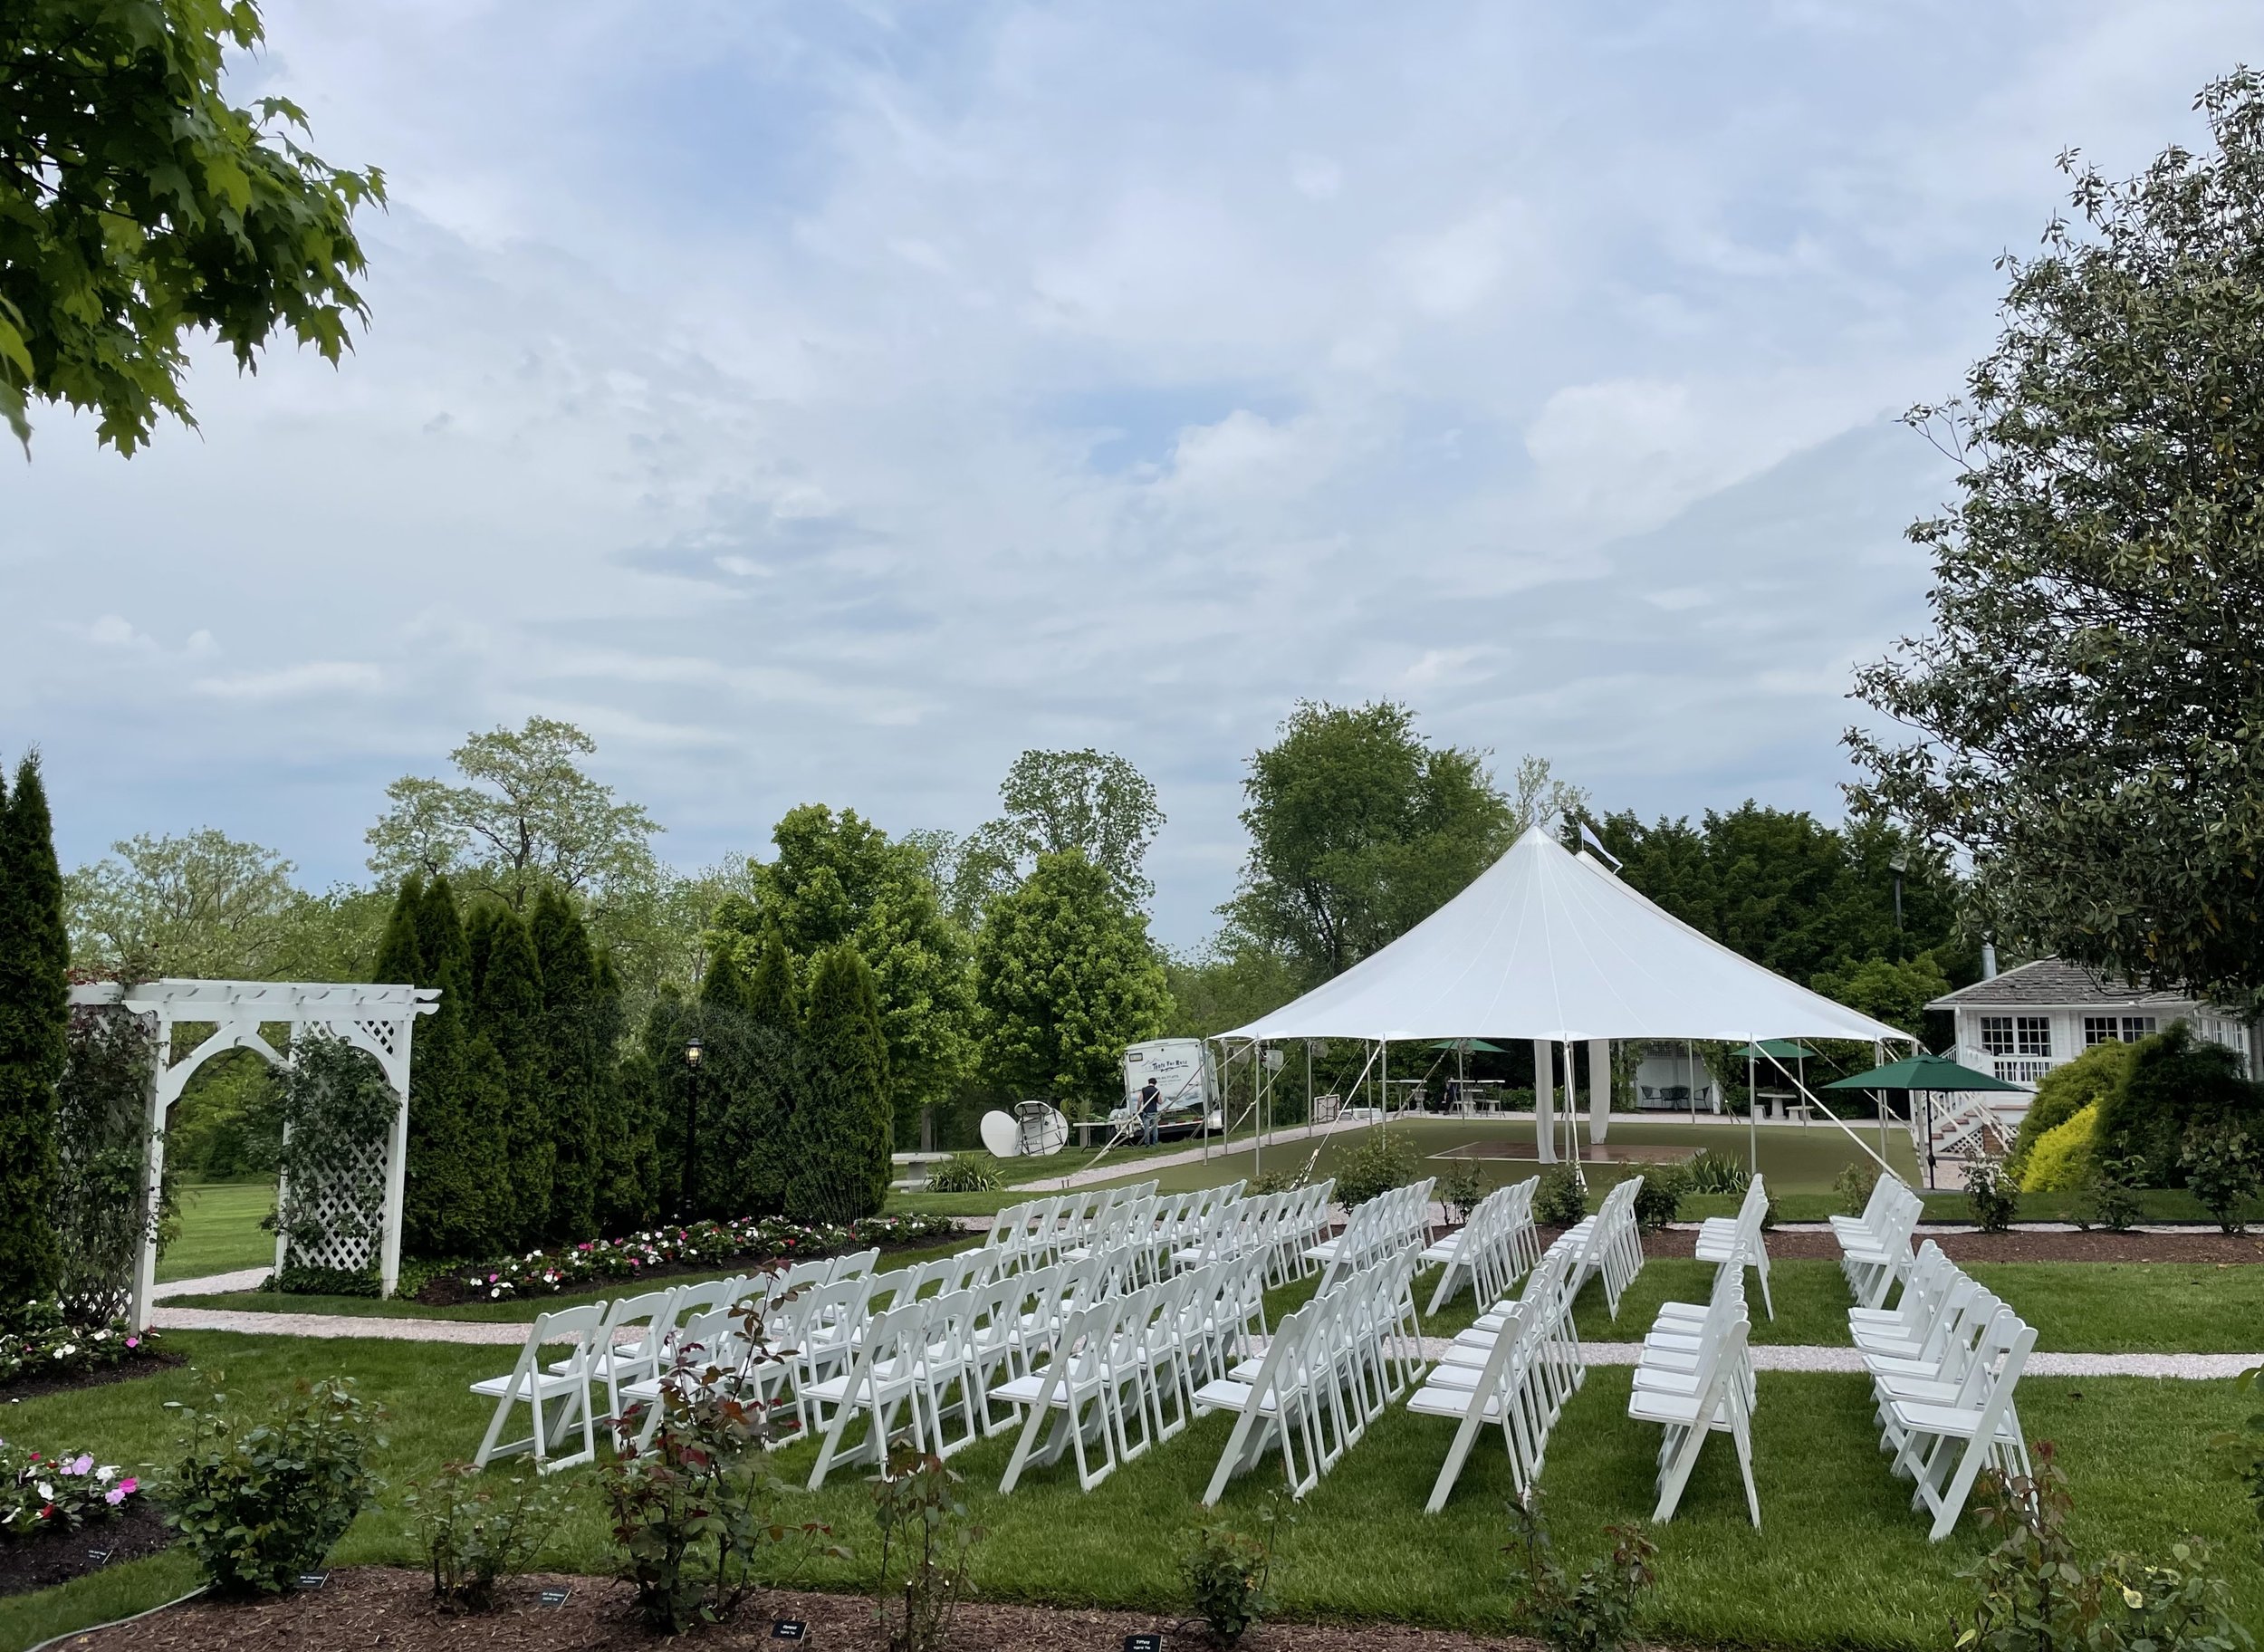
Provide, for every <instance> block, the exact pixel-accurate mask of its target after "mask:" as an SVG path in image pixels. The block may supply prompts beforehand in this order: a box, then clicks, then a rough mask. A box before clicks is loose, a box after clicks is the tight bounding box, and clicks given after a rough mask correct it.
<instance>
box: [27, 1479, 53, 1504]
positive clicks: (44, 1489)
mask: <svg viewBox="0 0 2264 1652" xmlns="http://www.w3.org/2000/svg"><path fill="white" fill-rule="evenodd" d="M32 1489H33V1490H34V1491H35V1492H37V1493H38V1494H39V1495H40V1501H41V1502H43V1503H53V1502H54V1501H55V1488H54V1487H53V1486H52V1485H50V1484H47V1482H46V1481H44V1480H43V1481H41V1482H40V1483H39V1484H37V1485H34V1487H32Z"/></svg>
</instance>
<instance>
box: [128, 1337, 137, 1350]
mask: <svg viewBox="0 0 2264 1652" xmlns="http://www.w3.org/2000/svg"><path fill="white" fill-rule="evenodd" d="M126 1346H127V1347H128V1348H139V1347H140V1346H141V1339H140V1338H139V1337H128V1338H127V1339H126Z"/></svg>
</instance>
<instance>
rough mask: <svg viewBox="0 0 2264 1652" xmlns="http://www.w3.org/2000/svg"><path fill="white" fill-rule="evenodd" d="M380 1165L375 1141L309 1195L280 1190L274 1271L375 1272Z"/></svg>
mask: <svg viewBox="0 0 2264 1652" xmlns="http://www.w3.org/2000/svg"><path fill="white" fill-rule="evenodd" d="M385 1161H386V1144H385V1143H384V1142H383V1141H382V1140H379V1141H375V1142H372V1143H370V1144H369V1147H367V1148H364V1149H363V1150H362V1151H361V1153H360V1154H359V1155H358V1156H357V1161H356V1163H355V1164H354V1166H353V1167H352V1168H351V1169H350V1170H345V1171H341V1173H339V1174H337V1175H334V1176H331V1177H324V1178H323V1179H322V1181H321V1184H320V1185H319V1186H315V1187H313V1188H312V1189H302V1188H298V1187H292V1188H287V1189H285V1190H284V1192H283V1199H284V1201H285V1205H286V1213H285V1220H284V1222H283V1228H284V1230H285V1231H284V1240H283V1244H282V1245H281V1246H280V1247H279V1248H280V1249H281V1251H282V1252H283V1255H282V1256H281V1258H280V1259H279V1265H283V1266H289V1267H302V1268H336V1269H339V1270H341V1271H342V1272H345V1273H363V1272H366V1271H367V1270H369V1269H371V1268H374V1267H376V1266H377V1265H378V1244H379V1238H380V1237H381V1236H382V1233H383V1225H384V1219H385V1171H386V1163H385ZM302 1218H311V1220H305V1221H302ZM310 1226H311V1227H314V1228H319V1229H320V1230H321V1237H320V1238H319V1239H317V1240H315V1241H314V1242H313V1243H312V1244H308V1243H307V1242H306V1241H305V1239H304V1237H303V1228H305V1227H310ZM294 1234H297V1235H301V1236H299V1237H297V1238H294V1237H293V1235H294Z"/></svg>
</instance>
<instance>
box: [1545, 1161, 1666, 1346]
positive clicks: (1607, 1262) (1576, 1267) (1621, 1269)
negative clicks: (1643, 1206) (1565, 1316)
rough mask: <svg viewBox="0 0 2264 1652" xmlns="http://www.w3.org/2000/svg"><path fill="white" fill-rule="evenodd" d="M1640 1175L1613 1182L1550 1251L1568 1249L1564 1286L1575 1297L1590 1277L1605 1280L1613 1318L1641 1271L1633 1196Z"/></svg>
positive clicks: (1640, 1237) (1639, 1189)
mask: <svg viewBox="0 0 2264 1652" xmlns="http://www.w3.org/2000/svg"><path fill="white" fill-rule="evenodd" d="M1642 1191H1643V1178H1642V1177H1639V1176H1630V1177H1626V1178H1624V1179H1622V1180H1620V1181H1617V1182H1615V1183H1613V1184H1612V1187H1611V1191H1609V1192H1608V1193H1607V1194H1605V1196H1604V1202H1603V1204H1602V1205H1600V1206H1599V1207H1598V1208H1597V1212H1596V1214H1595V1215H1592V1216H1584V1217H1582V1218H1581V1219H1580V1221H1579V1223H1578V1225H1576V1226H1573V1227H1569V1228H1567V1229H1566V1230H1565V1231H1564V1233H1563V1234H1560V1235H1559V1237H1558V1239H1557V1243H1556V1244H1553V1245H1551V1246H1550V1247H1549V1248H1550V1249H1551V1250H1556V1249H1558V1248H1559V1247H1561V1248H1564V1249H1566V1250H1568V1251H1569V1252H1570V1253H1571V1254H1572V1257H1573V1262H1572V1271H1571V1274H1570V1277H1569V1278H1568V1280H1567V1282H1566V1285H1565V1289H1566V1290H1567V1292H1568V1293H1570V1294H1571V1295H1574V1296H1578V1294H1579V1293H1580V1288H1581V1287H1582V1286H1583V1285H1585V1284H1587V1283H1588V1281H1589V1280H1591V1279H1597V1278H1600V1279H1601V1280H1602V1281H1603V1282H1604V1301H1605V1304H1606V1306H1607V1307H1608V1308H1609V1309H1610V1310H1611V1316H1612V1318H1613V1319H1615V1320H1616V1319H1617V1318H1618V1317H1619V1299H1620V1296H1621V1295H1622V1294H1623V1293H1624V1292H1626V1289H1627V1287H1628V1285H1629V1284H1630V1283H1632V1282H1634V1280H1635V1276H1636V1274H1637V1273H1641V1272H1642V1271H1643V1234H1642V1232H1641V1230H1640V1229H1639V1228H1638V1227H1637V1226H1636V1195H1637V1194H1638V1193H1641V1192H1642Z"/></svg>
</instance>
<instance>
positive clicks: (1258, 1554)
mask: <svg viewBox="0 0 2264 1652" xmlns="http://www.w3.org/2000/svg"><path fill="white" fill-rule="evenodd" d="M1296 1506H1297V1505H1296V1504H1295V1503H1291V1502H1290V1501H1289V1500H1288V1499H1287V1498H1286V1497H1285V1496H1284V1495H1283V1494H1282V1493H1281V1491H1280V1490H1278V1489H1277V1490H1276V1491H1275V1492H1274V1493H1273V1494H1271V1496H1270V1497H1269V1498H1268V1499H1267V1502H1266V1507H1265V1512H1264V1513H1262V1514H1261V1515H1260V1516H1259V1517H1258V1518H1259V1522H1260V1523H1261V1524H1262V1526H1263V1527H1264V1535H1263V1536H1262V1537H1257V1538H1252V1537H1245V1536H1244V1535H1242V1533H1241V1532H1236V1531H1234V1530H1233V1529H1232V1528H1231V1527H1227V1526H1204V1528H1203V1529H1202V1530H1201V1531H1199V1532H1196V1533H1195V1535H1194V1542H1193V1543H1192V1544H1191V1545H1190V1546H1189V1548H1188V1551H1187V1552H1186V1554H1185V1556H1184V1557H1183V1558H1182V1559H1181V1561H1180V1562H1179V1575H1180V1576H1181V1577H1182V1578H1183V1579H1185V1580H1186V1585H1187V1591H1188V1593H1189V1594H1190V1595H1191V1596H1192V1597H1193V1599H1194V1610H1195V1616H1196V1617H1198V1618H1202V1619H1203V1621H1204V1623H1205V1624H1206V1625H1208V1626H1209V1627H1210V1630H1211V1638H1212V1639H1213V1640H1214V1641H1216V1642H1217V1643H1218V1644H1219V1645H1220V1646H1223V1647H1231V1646H1233V1645H1234V1644H1236V1643H1237V1642H1238V1641H1240V1640H1241V1639H1242V1637H1243V1636H1244V1635H1246V1634H1248V1633H1249V1632H1250V1630H1251V1629H1252V1628H1254V1627H1256V1625H1257V1624H1258V1622H1259V1621H1260V1620H1261V1619H1262V1618H1264V1617H1265V1615H1266V1611H1267V1609H1268V1607H1269V1606H1270V1604H1271V1602H1270V1601H1269V1600H1268V1599H1267V1596H1266V1585H1267V1583H1268V1581H1269V1580H1271V1577H1272V1573H1273V1561H1274V1555H1275V1551H1276V1550H1277V1548H1278V1547H1279V1544H1280V1541H1281V1538H1282V1537H1283V1536H1285V1535H1286V1534H1287V1532H1288V1531H1289V1528H1290V1526H1291V1525H1293V1524H1294V1523H1295V1522H1296V1519H1297V1515H1296V1513H1295V1511H1296Z"/></svg>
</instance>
